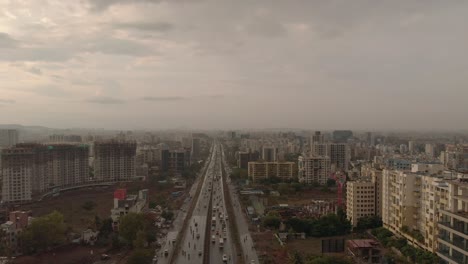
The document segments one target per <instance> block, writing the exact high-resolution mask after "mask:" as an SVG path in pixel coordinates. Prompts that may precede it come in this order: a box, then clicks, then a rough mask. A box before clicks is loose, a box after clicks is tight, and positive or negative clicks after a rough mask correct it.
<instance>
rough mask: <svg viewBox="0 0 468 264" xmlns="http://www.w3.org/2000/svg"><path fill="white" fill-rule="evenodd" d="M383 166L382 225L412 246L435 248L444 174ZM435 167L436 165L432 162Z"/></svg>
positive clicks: (422, 166) (435, 168)
mask: <svg viewBox="0 0 468 264" xmlns="http://www.w3.org/2000/svg"><path fill="white" fill-rule="evenodd" d="M418 167H419V168H423V169H424V168H426V166H424V165H421V166H413V171H406V172H405V171H398V170H384V171H383V174H382V190H383V191H382V221H383V224H384V227H386V228H388V229H389V230H390V231H392V232H393V233H395V234H398V235H400V236H402V237H405V238H406V239H408V241H409V242H410V243H411V244H413V245H414V246H418V247H420V248H422V249H425V250H428V251H431V252H435V251H436V249H437V234H438V227H437V218H438V213H439V208H440V204H441V203H440V202H439V200H440V197H438V195H440V193H443V192H442V190H443V187H444V185H445V180H444V177H443V174H441V173H437V174H433V173H430V172H427V171H426V170H424V171H417V170H416V169H415V168H418ZM433 169H434V170H437V166H433Z"/></svg>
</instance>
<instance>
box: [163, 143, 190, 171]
mask: <svg viewBox="0 0 468 264" xmlns="http://www.w3.org/2000/svg"><path fill="white" fill-rule="evenodd" d="M189 166H190V152H188V151H187V150H186V149H178V150H169V149H165V150H162V151H161V171H163V172H170V173H182V172H183V171H184V170H185V169H186V168H188V167H189Z"/></svg>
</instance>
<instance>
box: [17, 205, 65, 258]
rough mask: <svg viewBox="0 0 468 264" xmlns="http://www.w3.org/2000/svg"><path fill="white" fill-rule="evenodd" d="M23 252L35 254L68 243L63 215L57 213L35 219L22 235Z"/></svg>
mask: <svg viewBox="0 0 468 264" xmlns="http://www.w3.org/2000/svg"><path fill="white" fill-rule="evenodd" d="M20 240H21V241H22V245H23V252H25V253H34V252H39V251H43V250H45V249H48V248H50V247H54V246H58V245H61V244H63V243H64V242H65V241H66V225H65V222H64V219H63V215H62V214H61V213H59V212H57V211H53V212H52V213H50V214H48V215H45V216H41V217H38V218H35V219H33V220H32V222H31V224H30V225H29V226H28V227H26V228H25V230H24V231H23V232H22V233H21V234H20Z"/></svg>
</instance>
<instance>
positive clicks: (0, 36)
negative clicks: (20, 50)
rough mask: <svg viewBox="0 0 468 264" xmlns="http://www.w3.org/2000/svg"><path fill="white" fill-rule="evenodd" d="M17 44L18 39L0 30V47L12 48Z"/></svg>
mask: <svg viewBox="0 0 468 264" xmlns="http://www.w3.org/2000/svg"><path fill="white" fill-rule="evenodd" d="M17 45H18V41H16V40H15V39H13V38H12V37H10V35H8V34H7V33H3V32H0V48H14V47H16V46H17ZM4 52H5V51H4Z"/></svg>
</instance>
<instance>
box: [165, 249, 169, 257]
mask: <svg viewBox="0 0 468 264" xmlns="http://www.w3.org/2000/svg"><path fill="white" fill-rule="evenodd" d="M164 256H165V257H167V256H169V250H167V249H165V250H164Z"/></svg>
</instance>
